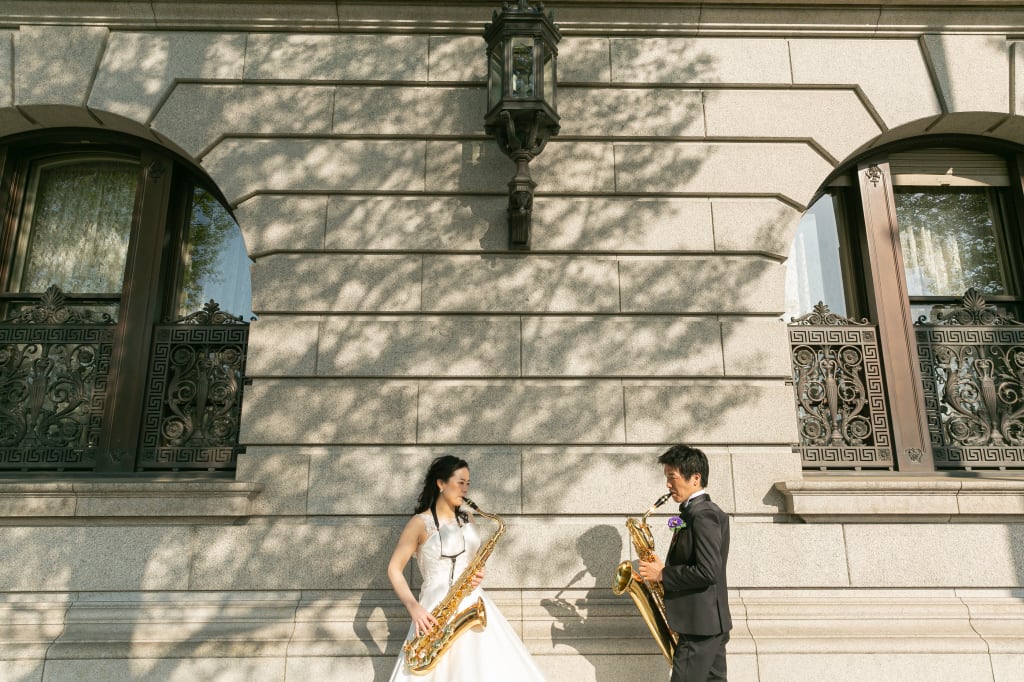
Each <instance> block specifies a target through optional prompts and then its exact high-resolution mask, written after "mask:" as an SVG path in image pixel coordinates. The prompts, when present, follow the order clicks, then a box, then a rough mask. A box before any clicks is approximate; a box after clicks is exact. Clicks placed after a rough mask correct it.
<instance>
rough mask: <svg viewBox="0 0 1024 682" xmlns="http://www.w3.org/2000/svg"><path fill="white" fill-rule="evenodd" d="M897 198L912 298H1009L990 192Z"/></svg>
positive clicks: (926, 192)
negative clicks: (974, 292)
mask: <svg viewBox="0 0 1024 682" xmlns="http://www.w3.org/2000/svg"><path fill="white" fill-rule="evenodd" d="M895 198H896V219H897V222H898V223H899V230H900V247H901V248H902V249H903V264H904V267H905V268H906V273H907V290H908V292H909V294H910V295H911V296H960V295H962V294H963V293H964V292H965V291H967V289H969V288H970V287H974V288H976V289H978V290H979V291H982V292H984V293H989V294H1004V293H1006V278H1005V274H1004V273H1003V270H1002V267H1001V263H1000V261H1001V260H1002V259H1001V258H999V257H998V256H999V243H998V240H997V238H996V222H995V221H996V218H995V211H994V209H995V206H994V201H993V198H992V196H991V192H990V191H989V190H986V189H980V188H977V189H976V188H897V189H896V197H895Z"/></svg>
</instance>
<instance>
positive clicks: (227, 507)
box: [0, 477, 263, 518]
mask: <svg viewBox="0 0 1024 682" xmlns="http://www.w3.org/2000/svg"><path fill="white" fill-rule="evenodd" d="M262 489H263V485H262V484H260V483H244V482H239V481H234V480H230V479H215V478H207V479H203V478H171V477H161V478H89V479H81V480H69V479H62V480H36V481H30V480H24V479H20V480H18V479H7V480H0V517H7V518H12V517H73V518H81V517H97V516H107V517H110V516H113V517H124V516H145V517H160V516H167V517H187V516H193V517H194V516H201V517H210V516H213V517H221V516H228V517H240V516H248V515H250V514H251V513H252V501H253V499H254V498H255V497H256V495H257V494H258V493H259V492H260V491H261V490H262Z"/></svg>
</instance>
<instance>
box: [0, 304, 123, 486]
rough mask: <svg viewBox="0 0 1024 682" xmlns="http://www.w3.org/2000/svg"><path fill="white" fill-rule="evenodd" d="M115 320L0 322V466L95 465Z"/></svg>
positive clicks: (51, 466)
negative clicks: (102, 322) (101, 323)
mask: <svg viewBox="0 0 1024 682" xmlns="http://www.w3.org/2000/svg"><path fill="white" fill-rule="evenodd" d="M112 350H113V327H109V326H98V325H88V326H75V325H61V326H53V325H37V324H27V325H26V324H19V325H9V324H2V325H0V469H90V468H92V467H93V466H95V452H93V451H92V450H93V449H94V448H95V447H96V446H97V444H98V441H99V438H100V432H101V422H102V416H103V404H104V400H105V399H106V393H107V378H108V374H109V371H110V356H111V352H112Z"/></svg>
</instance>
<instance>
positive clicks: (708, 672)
mask: <svg viewBox="0 0 1024 682" xmlns="http://www.w3.org/2000/svg"><path fill="white" fill-rule="evenodd" d="M658 463H659V464H661V465H663V467H664V469H665V481H666V486H667V487H668V489H669V492H671V493H672V499H673V500H674V501H676V502H681V503H682V504H681V505H680V506H679V516H680V517H681V518H682V520H683V525H682V526H680V527H679V528H678V529H677V530H676V531H675V532H674V534H673V536H672V544H671V545H669V548H668V554H667V556H666V561H665V563H662V561H661V560H660V559H659V558H657V557H655V558H654V560H653V561H641V562H640V575H642V576H643V577H644V579H645V580H647V581H648V582H661V583H663V584H664V587H665V612H666V614H667V615H668V624H669V627H671V628H672V630H673V631H674V632H676V633H678V634H679V644H678V645H677V646H676V652H675V656H674V657H673V659H672V680H671V682H706V681H707V680H725V679H726V676H725V644H726V642H728V641H729V630H731V629H732V617H731V616H730V615H729V595H728V583H727V581H726V578H725V564H726V562H727V561H728V559H729V516H728V515H727V514H726V513H725V512H723V511H722V510H721V509H719V507H718V505H717V504H715V503H714V502H712V501H711V498H710V497H709V496H708V494H707V492H706V491H705V490H704V488H705V486H707V483H708V458H707V456H706V455H705V454H704V453H703V452H701V451H700V450H698V449H696V448H691V447H688V446H686V445H673V446H672V447H671V448H669V449H668V450H666V451H665V453H664V454H663V455H661V456H660V457H659V458H658Z"/></svg>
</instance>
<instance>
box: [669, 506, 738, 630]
mask: <svg viewBox="0 0 1024 682" xmlns="http://www.w3.org/2000/svg"><path fill="white" fill-rule="evenodd" d="M680 516H681V517H682V519H683V521H684V522H685V523H686V527H685V528H680V529H679V530H678V531H676V532H675V534H674V535H673V537H672V544H671V545H669V550H668V555H667V556H666V559H665V569H664V570H663V571H662V574H661V575H662V581H663V584H664V586H665V612H666V614H667V615H668V624H669V627H671V628H672V629H673V630H674V631H676V632H678V633H680V634H684V635H698V636H704V635H717V634H719V633H722V632H728V631H729V630H731V629H732V616H731V615H730V614H729V593H728V590H729V585H728V580H727V579H726V575H725V565H726V562H727V561H728V560H729V516H728V515H727V514H726V513H725V512H723V511H722V510H721V509H720V508H719V507H718V505H717V504H715V503H714V502H712V501H711V498H710V497H709V496H708V495H706V494H705V495H701V496H699V497H697V498H696V499H694V500H693V502H692V503H691V504H690V506H689V507H687V508H686V509H682V510H681V511H680Z"/></svg>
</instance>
